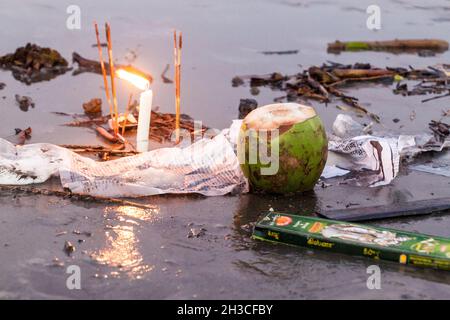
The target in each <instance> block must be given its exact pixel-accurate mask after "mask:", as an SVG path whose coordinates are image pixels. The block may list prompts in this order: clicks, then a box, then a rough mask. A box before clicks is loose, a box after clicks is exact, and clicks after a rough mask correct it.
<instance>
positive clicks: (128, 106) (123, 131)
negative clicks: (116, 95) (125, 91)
mask: <svg viewBox="0 0 450 320" xmlns="http://www.w3.org/2000/svg"><path fill="white" fill-rule="evenodd" d="M132 99H133V94H132V93H130V97H129V98H128V104H127V108H126V109H125V119H124V120H123V125H122V136H123V135H124V134H125V127H126V125H127V119H128V113H129V109H130V106H131V101H132Z"/></svg>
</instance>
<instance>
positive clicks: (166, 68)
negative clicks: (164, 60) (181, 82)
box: [161, 64, 173, 83]
mask: <svg viewBox="0 0 450 320" xmlns="http://www.w3.org/2000/svg"><path fill="white" fill-rule="evenodd" d="M169 67H170V65H169V64H166V67H165V68H164V70H163V72H162V73H161V79H162V81H163V82H164V83H173V80H172V79H169V78H167V76H166V73H167V71H169Z"/></svg>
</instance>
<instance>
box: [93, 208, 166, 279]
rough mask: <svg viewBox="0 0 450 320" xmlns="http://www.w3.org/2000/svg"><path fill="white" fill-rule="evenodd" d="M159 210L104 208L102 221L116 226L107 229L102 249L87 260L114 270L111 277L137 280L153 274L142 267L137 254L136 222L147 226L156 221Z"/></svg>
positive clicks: (139, 253) (141, 261) (149, 269)
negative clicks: (148, 273) (126, 276)
mask: <svg viewBox="0 0 450 320" xmlns="http://www.w3.org/2000/svg"><path fill="white" fill-rule="evenodd" d="M158 216H159V208H158V207H156V206H155V209H143V208H137V207H133V206H120V207H108V208H106V209H105V217H106V218H107V219H111V220H112V222H119V224H118V225H115V226H109V227H108V230H106V231H105V237H106V245H105V247H104V248H102V249H99V250H98V251H96V252H93V253H92V254H91V258H92V259H94V260H95V261H97V262H98V263H100V264H104V265H108V266H110V267H115V268H118V269H119V270H118V271H112V272H110V275H111V276H114V277H120V275H121V274H126V275H128V276H129V277H131V278H135V279H138V278H140V277H142V275H143V274H145V273H147V272H150V271H151V270H153V268H154V266H152V265H148V264H145V263H143V260H144V259H143V256H142V254H141V252H140V251H139V247H138V244H139V239H138V238H137V236H136V229H137V228H138V227H139V225H140V223H139V222H140V221H141V222H142V221H143V222H146V223H149V222H150V223H151V222H154V221H156V220H157V219H158V218H159V217H158Z"/></svg>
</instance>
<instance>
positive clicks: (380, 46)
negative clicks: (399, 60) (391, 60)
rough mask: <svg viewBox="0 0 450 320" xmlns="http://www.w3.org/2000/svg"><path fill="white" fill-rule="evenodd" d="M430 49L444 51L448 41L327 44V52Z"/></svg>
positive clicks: (415, 40)
mask: <svg viewBox="0 0 450 320" xmlns="http://www.w3.org/2000/svg"><path fill="white" fill-rule="evenodd" d="M421 50H430V51H434V52H444V51H447V50H448V42H447V41H445V40H440V39H406V40H397V39H396V40H389V41H335V42H333V43H329V44H328V52H331V53H340V52H342V51H388V52H394V53H399V52H419V51H421Z"/></svg>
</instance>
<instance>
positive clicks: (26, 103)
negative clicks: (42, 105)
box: [15, 94, 34, 112]
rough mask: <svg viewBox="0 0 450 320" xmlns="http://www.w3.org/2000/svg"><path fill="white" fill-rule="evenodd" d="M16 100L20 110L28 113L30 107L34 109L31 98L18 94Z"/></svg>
mask: <svg viewBox="0 0 450 320" xmlns="http://www.w3.org/2000/svg"><path fill="white" fill-rule="evenodd" d="M15 98H16V102H17V104H18V105H19V108H20V110H22V111H24V112H27V111H28V109H29V108H30V107H31V108H34V102H33V100H32V99H31V98H30V97H28V96H21V95H18V94H16V95H15Z"/></svg>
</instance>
